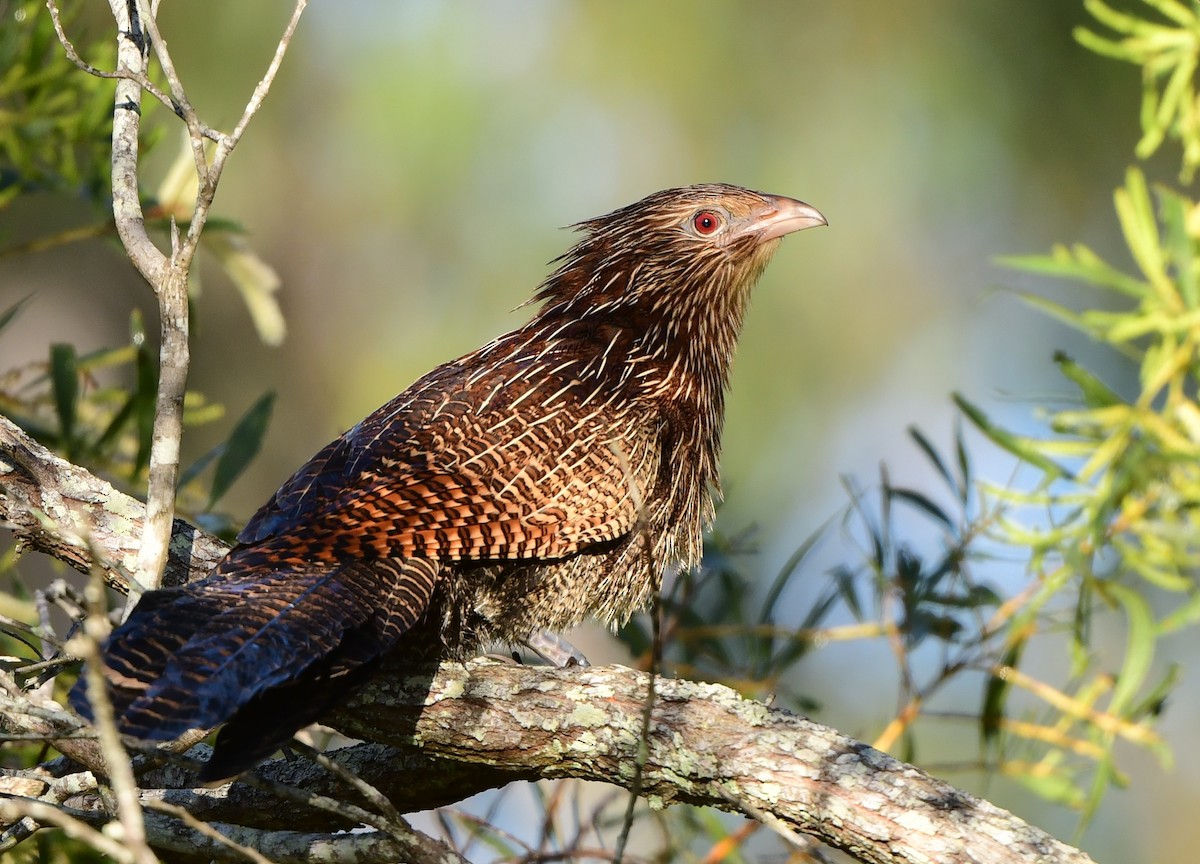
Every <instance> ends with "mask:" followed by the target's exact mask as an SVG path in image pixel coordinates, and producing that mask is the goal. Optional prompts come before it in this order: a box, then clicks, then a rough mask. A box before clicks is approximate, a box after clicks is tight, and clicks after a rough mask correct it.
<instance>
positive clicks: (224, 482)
mask: <svg viewBox="0 0 1200 864" xmlns="http://www.w3.org/2000/svg"><path fill="white" fill-rule="evenodd" d="M274 405H275V394H274V393H273V392H269V393H266V394H265V395H263V396H262V397H261V398H260V399H259V400H258V401H257V402H255V403H254V404H253V405H252V406H250V410H249V411H247V412H246V413H245V415H244V416H243V417H242V419H241V420H239V421H238V423H237V425H236V426H235V427H234V428H233V432H232V433H230V435H229V440H228V441H227V442H226V443H225V452H223V453H222V454H221V458H220V459H219V460H218V462H217V470H216V471H215V472H214V474H213V485H212V491H211V492H210V493H209V498H208V508H209V509H210V510H211V509H212V507H213V505H215V504H216V503H217V501H219V500H220V499H221V497H222V496H224V494H225V493H226V492H228V491H229V487H230V486H232V485H233V483H234V481H235V480H237V478H238V477H240V476H241V475H242V472H243V471H245V470H246V467H247V466H248V465H249V464H250V462H251V461H253V459H254V457H255V456H257V455H258V451H259V450H260V449H261V448H262V441H263V437H264V436H265V435H266V432H267V424H268V423H269V422H270V420H271V409H272V408H273V407H274Z"/></svg>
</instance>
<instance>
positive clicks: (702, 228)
mask: <svg viewBox="0 0 1200 864" xmlns="http://www.w3.org/2000/svg"><path fill="white" fill-rule="evenodd" d="M692 227H693V228H695V229H696V233H697V234H712V233H713V232H714V231H716V230H717V229H718V228H720V227H721V217H720V216H718V215H717V214H716V213H714V212H713V211H711V210H701V211H700V212H699V213H697V214H696V215H695V216H693V217H692Z"/></svg>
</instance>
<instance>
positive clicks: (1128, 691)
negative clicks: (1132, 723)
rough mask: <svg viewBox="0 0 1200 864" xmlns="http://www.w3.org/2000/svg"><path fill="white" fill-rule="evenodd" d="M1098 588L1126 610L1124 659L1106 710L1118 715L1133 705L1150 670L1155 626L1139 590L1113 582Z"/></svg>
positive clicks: (1150, 612)
mask: <svg viewBox="0 0 1200 864" xmlns="http://www.w3.org/2000/svg"><path fill="white" fill-rule="evenodd" d="M1097 588H1098V589H1099V590H1100V592H1101V593H1102V594H1104V595H1105V596H1106V597H1108V598H1109V599H1111V600H1115V601H1116V602H1117V603H1119V604H1120V605H1121V607H1122V608H1123V609H1124V610H1125V620H1126V622H1127V629H1128V633H1127V637H1126V640H1125V662H1124V663H1122V664H1121V671H1120V673H1119V674H1118V675H1117V683H1116V686H1115V687H1114V688H1113V693H1112V699H1111V700H1110V702H1109V706H1108V710H1109V711H1110V712H1112V713H1113V714H1116V715H1118V716H1124V713H1125V712H1126V711H1127V710H1128V709H1129V707H1130V706H1131V705H1133V699H1134V697H1135V696H1136V695H1137V692H1138V690H1140V689H1141V687H1142V684H1143V683H1144V682H1145V680H1146V676H1147V675H1149V673H1150V664H1151V662H1152V661H1153V660H1154V642H1155V638H1154V637H1155V626H1154V613H1153V612H1152V611H1151V609H1150V604H1149V603H1147V602H1146V599H1145V598H1144V597H1142V595H1141V594H1139V593H1138V592H1136V591H1134V590H1133V589H1132V588H1129V587H1127V586H1125V585H1120V584H1117V583H1116V582H1103V583H1097Z"/></svg>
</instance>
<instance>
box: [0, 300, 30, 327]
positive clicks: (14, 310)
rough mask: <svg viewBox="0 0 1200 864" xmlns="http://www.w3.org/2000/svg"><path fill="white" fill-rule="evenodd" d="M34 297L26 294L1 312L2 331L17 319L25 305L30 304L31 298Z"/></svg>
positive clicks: (0, 324) (0, 323) (0, 325)
mask: <svg viewBox="0 0 1200 864" xmlns="http://www.w3.org/2000/svg"><path fill="white" fill-rule="evenodd" d="M32 296H33V295H32V294H26V295H25V296H24V297H22V298H21V299H20V300H18V301H17V302H16V303H14V304H12V305H11V306H9V307H8V308H7V309H5V310H4V311H3V312H0V331H2V330H4V328H5V327H7V326H8V325H9V324H11V323H12V320H13V319H14V318H16V317H17V314H18V313H19V312H20V311H21V310H22V309H23V308H24V307H25V304H26V303H28V302H29V298H30V297H32Z"/></svg>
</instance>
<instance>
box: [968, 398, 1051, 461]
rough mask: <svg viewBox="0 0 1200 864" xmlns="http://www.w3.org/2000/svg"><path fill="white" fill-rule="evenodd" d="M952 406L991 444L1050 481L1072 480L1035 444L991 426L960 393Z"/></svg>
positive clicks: (985, 416)
mask: <svg viewBox="0 0 1200 864" xmlns="http://www.w3.org/2000/svg"><path fill="white" fill-rule="evenodd" d="M953 399H954V404H956V405H957V406H958V407H959V409H960V410H961V411H962V412H963V413H964V414H965V415H966V416H967V419H968V420H970V421H971V422H972V423H974V424H975V426H976V427H977V428H978V429H979V431H980V432H982V433H983V434H984V435H986V436H987V437H988V438H990V439H991V440H992V442H993V443H995V444H997V445H999V446H1000V447H1002V448H1004V449H1005V450H1007V451H1008V452H1009V453H1011V454H1012V455H1014V456H1016V457H1017V458H1018V459H1021V460H1024V461H1025V462H1028V463H1029V464H1030V465H1033V466H1034V467H1036V468H1039V469H1041V471H1042V472H1044V473H1045V474H1046V475H1047V476H1048V477H1049V478H1050V479H1058V478H1065V479H1073V478H1072V474H1071V472H1069V471H1068V470H1067V469H1066V468H1064V467H1062V466H1061V465H1059V464H1058V463H1057V462H1055V461H1054V460H1052V459H1049V458H1047V457H1046V456H1043V455H1042V454H1041V453H1039V452H1038V450H1037V449H1036V446H1035V443H1034V442H1031V441H1029V440H1028V439H1025V438H1021V437H1018V436H1017V435H1014V434H1012V433H1011V432H1009V431H1008V430H1006V429H1001V428H1000V427H999V426H996V425H995V424H993V423H992V422H991V421H990V420H989V419H988V417H987V415H986V414H984V413H983V411H981V410H980V409H979V408H977V407H975V406H974V405H973V404H971V403H970V402H968V401H967V399H966V397H965V396H963V395H962V394H961V393H955V394H953Z"/></svg>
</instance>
